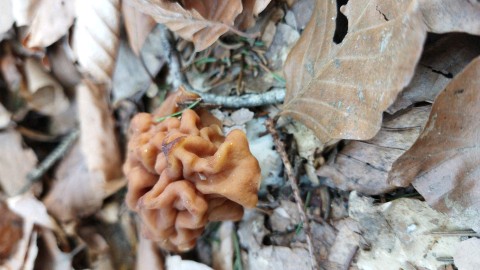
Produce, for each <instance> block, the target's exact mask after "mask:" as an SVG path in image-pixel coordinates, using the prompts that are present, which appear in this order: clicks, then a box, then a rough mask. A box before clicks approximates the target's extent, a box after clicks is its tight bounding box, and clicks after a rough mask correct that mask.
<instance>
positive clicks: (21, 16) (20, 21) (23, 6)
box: [11, 0, 40, 27]
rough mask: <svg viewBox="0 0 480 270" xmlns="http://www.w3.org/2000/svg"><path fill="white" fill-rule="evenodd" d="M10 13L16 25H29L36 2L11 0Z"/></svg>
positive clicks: (31, 0) (34, 0)
mask: <svg viewBox="0 0 480 270" xmlns="http://www.w3.org/2000/svg"><path fill="white" fill-rule="evenodd" d="M11 1H12V13H13V18H14V19H15V25H16V26H17V27H21V26H26V25H30V23H31V22H32V20H33V18H34V15H35V12H36V9H37V5H38V3H40V1H36V0H14V1H13V0H11Z"/></svg>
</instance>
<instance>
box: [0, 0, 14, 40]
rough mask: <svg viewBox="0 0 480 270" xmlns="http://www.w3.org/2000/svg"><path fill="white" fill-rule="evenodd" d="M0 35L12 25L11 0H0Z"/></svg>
mask: <svg viewBox="0 0 480 270" xmlns="http://www.w3.org/2000/svg"><path fill="white" fill-rule="evenodd" d="M0 10H1V11H2V16H0V35H1V34H3V33H5V32H7V31H8V29H10V28H11V27H12V25H13V22H14V18H13V13H12V0H0Z"/></svg>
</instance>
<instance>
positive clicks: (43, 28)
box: [25, 0, 75, 48]
mask: <svg viewBox="0 0 480 270" xmlns="http://www.w3.org/2000/svg"><path fill="white" fill-rule="evenodd" d="M74 19H75V1H74V0H41V1H38V3H36V7H35V15H34V16H33V19H32V22H31V25H30V28H29V30H28V31H29V34H28V35H27V37H26V38H25V40H26V45H27V47H29V48H34V47H47V46H50V45H52V44H53V43H54V42H55V41H57V40H59V39H60V38H61V37H62V36H64V35H66V34H67V32H68V29H69V28H70V26H72V24H73V20H74Z"/></svg>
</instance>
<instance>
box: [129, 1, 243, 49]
mask: <svg viewBox="0 0 480 270" xmlns="http://www.w3.org/2000/svg"><path fill="white" fill-rule="evenodd" d="M134 2H135V4H136V7H137V8H139V9H140V11H142V12H144V13H146V14H149V15H151V16H152V17H153V18H154V19H155V20H156V21H157V22H159V23H163V24H165V25H166V26H167V27H168V28H169V29H170V30H172V31H173V32H175V33H177V34H178V35H179V36H181V37H182V38H184V39H186V40H190V41H192V42H193V43H194V44H195V49H196V50H197V51H201V50H204V49H206V48H207V47H209V46H210V45H212V44H213V43H214V42H215V41H216V40H217V39H218V37H220V36H221V35H223V34H225V33H226V32H227V31H228V30H229V28H230V27H232V26H233V22H234V20H235V18H236V17H237V16H238V15H239V14H240V13H241V12H242V2H241V0H223V1H214V0H201V1H198V0H185V1H183V4H184V7H182V6H181V5H180V4H179V3H178V2H171V1H168V0H134Z"/></svg>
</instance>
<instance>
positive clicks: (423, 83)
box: [387, 33, 480, 114]
mask: <svg viewBox="0 0 480 270" xmlns="http://www.w3.org/2000/svg"><path fill="white" fill-rule="evenodd" d="M478 44H480V37H477V36H470V35H466V34H458V33H455V34H449V35H447V36H444V37H442V38H440V39H439V40H437V41H435V42H433V44H431V45H428V46H426V47H425V50H424V52H423V54H422V58H421V59H420V62H419V63H418V66H417V69H416V70H415V75H414V76H413V78H412V81H411V82H410V84H409V85H408V86H407V87H406V88H405V89H403V91H402V92H401V93H400V94H399V95H398V97H397V100H395V103H393V104H392V106H390V108H388V110H387V112H388V113H391V114H393V113H395V112H397V111H399V110H401V109H405V108H407V107H408V106H410V105H412V104H415V103H417V102H422V101H427V102H431V103H433V101H434V100H435V97H437V95H438V93H440V91H442V90H443V89H445V86H447V84H448V83H449V82H450V81H451V80H452V78H453V77H454V76H456V75H457V74H458V73H459V72H460V71H462V69H463V68H465V67H466V66H467V65H468V63H470V61H472V60H473V59H474V58H475V57H476V56H477V55H480V46H478Z"/></svg>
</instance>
